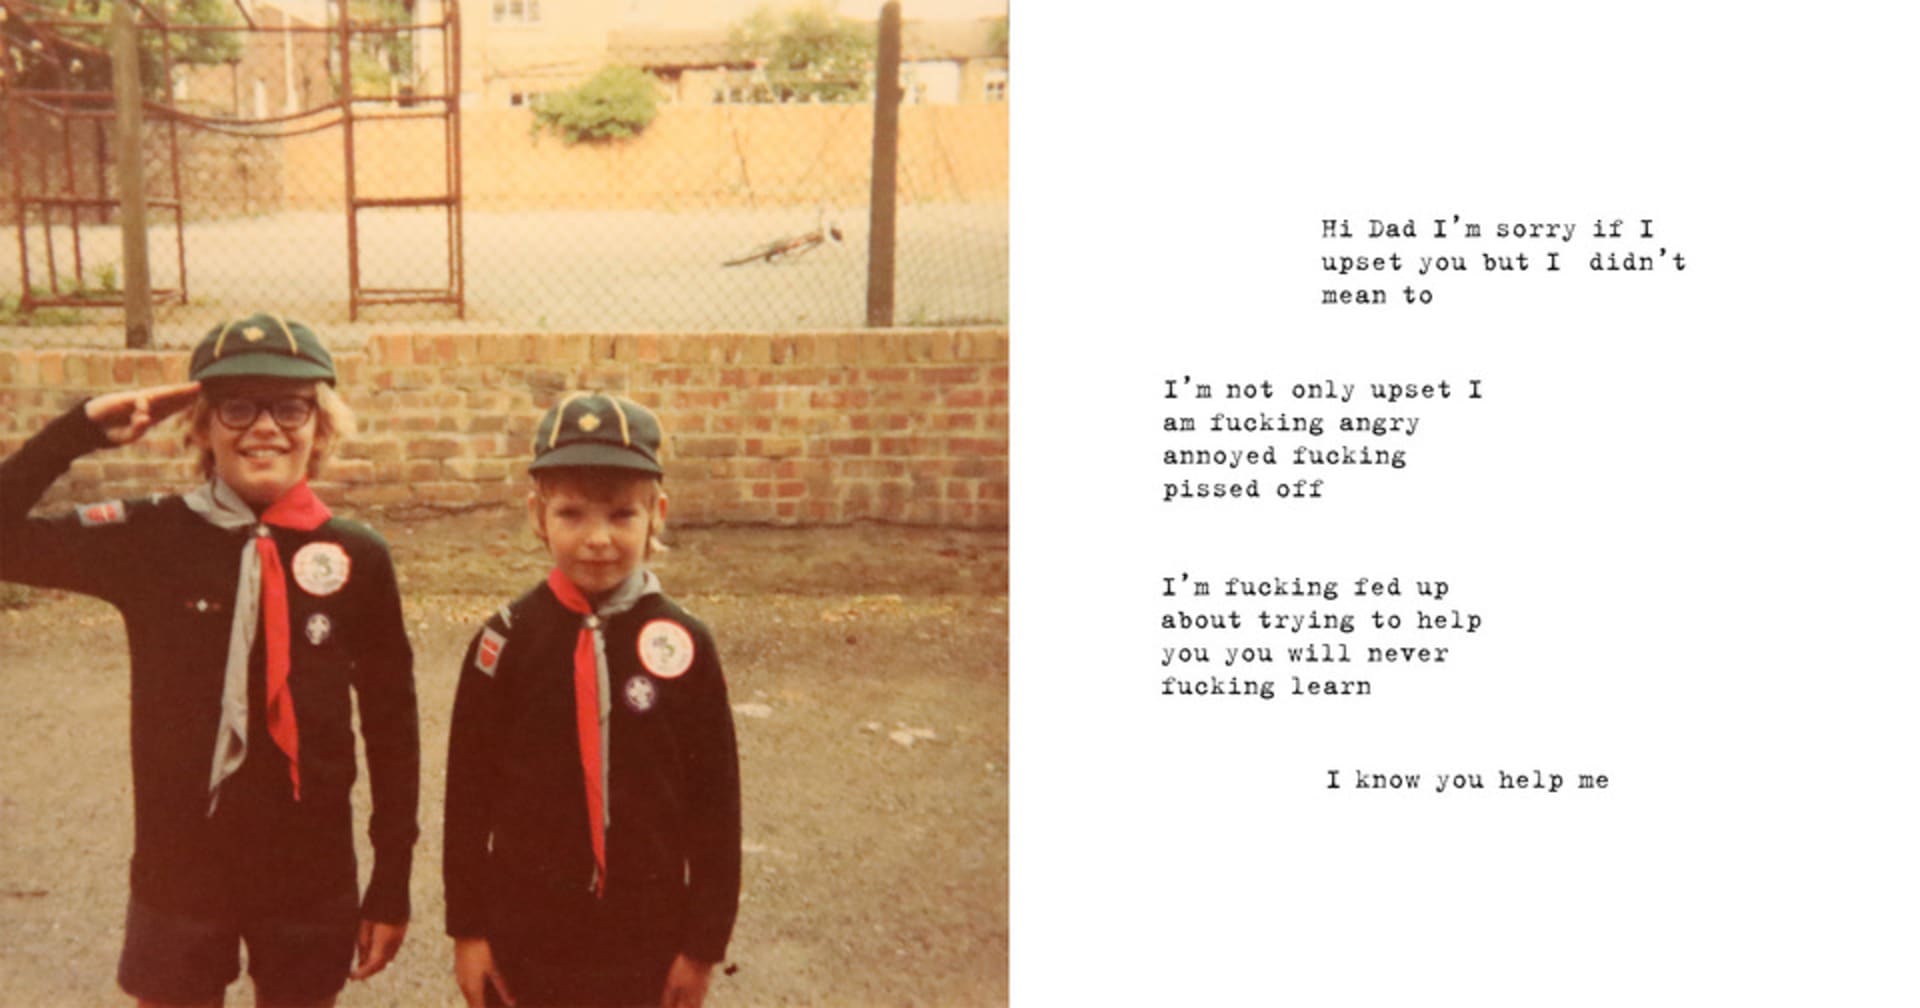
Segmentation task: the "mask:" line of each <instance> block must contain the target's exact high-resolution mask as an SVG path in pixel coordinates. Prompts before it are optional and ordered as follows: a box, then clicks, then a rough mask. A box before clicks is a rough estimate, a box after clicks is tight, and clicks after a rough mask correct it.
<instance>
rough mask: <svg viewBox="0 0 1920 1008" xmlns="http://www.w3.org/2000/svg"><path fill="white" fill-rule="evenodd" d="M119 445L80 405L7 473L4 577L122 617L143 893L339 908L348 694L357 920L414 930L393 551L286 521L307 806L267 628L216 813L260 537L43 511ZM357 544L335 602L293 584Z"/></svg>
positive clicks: (410, 759) (348, 883)
mask: <svg viewBox="0 0 1920 1008" xmlns="http://www.w3.org/2000/svg"><path fill="white" fill-rule="evenodd" d="M108 443H109V442H108V441H107V439H106V437H105V436H104V434H102V432H101V431H100V429H99V427H98V426H97V425H96V424H94V423H93V422H92V421H90V420H88V419H87V418H86V414H85V412H84V407H76V408H75V409H73V410H72V411H69V412H68V413H66V414H64V415H62V416H61V417H59V418H58V419H56V420H55V421H54V422H53V423H52V424H50V425H48V427H47V428H46V429H45V430H44V431H42V432H40V433H39V434H37V435H35V436H34V437H33V438H32V439H30V440H29V441H28V442H27V443H26V444H25V445H24V446H22V447H21V449H20V451H19V452H18V453H16V454H15V455H13V456H12V457H11V458H8V459H6V460H5V461H4V462H0V578H4V579H5V580H7V581H17V582H20V583H23V584H30V585H39V586H41V587H47V588H60V589H66V590H70V591H77V592H83V593H85V594H88V595H93V596H97V597H99V598H101V599H104V600H106V601H107V602H110V603H112V604H113V605H114V606H115V607H116V608H118V609H119V610H120V613H121V616H122V617H123V618H124V620H125V622H126V628H127V646H128V651H129V652H130V656H131V666H132V689H131V693H132V736H133V738H132V753H133V819H134V852H133V865H132V876H133V879H132V885H133V897H134V899H136V900H138V901H139V902H141V903H145V904H147V905H149V906H152V907H155V908H157V909H162V910H168V911H173V912H176V913H183V914H190V915H218V914H225V913H229V912H235V911H246V910H248V909H250V908H258V907H270V906H284V905H291V904H298V903H303V902H311V901H315V900H320V899H325V898H328V897H331V896H334V895H336V894H338V893H339V892H341V891H342V890H343V889H345V890H347V891H352V890H353V889H354V887H355V886H356V885H357V884H358V883H357V880H356V876H355V871H356V866H355V861H354V850H353V810H352V806H351V802H350V798H349V794H350V792H351V789H352V786H353V781H354V775H355V772H356V764H355V761H354V733H353V699H354V698H355V697H357V698H358V700H359V705H360V719H361V733H362V734H363V736H364V738H365V742H366V752H367V770H368V775H369V782H370V784H371V788H372V795H373V811H372V816H371V822H370V825H369V833H370V835H371V837H372V841H373V851H374V864H373V873H372V878H371V880H370V881H369V883H368V886H367V891H366V895H365V898H364V900H363V901H362V904H361V916H362V917H364V918H367V919H370V920H377V921H383V922H387V923H395V924H398V923H404V922H406V920H407V918H408V915H409V912H410V911H409V903H408V875H409V873H410V871H411V868H412V862H413V843H414V840H415V838H416V837H417V836H418V834H419V828H418V825H417V822H416V815H417V808H418V804H419V790H420V742H419V737H420V729H419V720H418V718H419V715H418V710H417V707H416V703H415V700H414V689H413V652H412V649H411V648H410V647H409V645H408V643H407V636H406V627H405V624H404V622H403V620H402V617H401V611H400V596H399V590H398V587H397V586H396V584H395V581H394V573H393V563H392V560H391V558H389V556H388V555H387V548H386V543H385V542H384V541H383V540H381V538H380V537H379V536H378V535H377V534H376V533H374V532H373V530H372V529H369V528H367V527H366V526H364V525H361V524H359V523H357V522H352V521H347V520H344V519H339V518H335V519H331V520H329V521H328V522H326V523H325V524H323V525H321V526H320V527H319V528H317V529H315V530H313V531H312V532H299V531H294V530H290V529H285V528H275V529H274V530H273V537H274V540H275V542H276V543H277V544H278V546H279V551H280V555H281V556H282V557H283V558H285V562H286V564H287V566H288V576H287V603H288V625H289V630H290V637H291V644H290V650H291V658H292V676H291V678H290V680H289V684H290V688H291V690H292V692H293V706H294V713H295V717H296V719H297V721H298V724H299V731H300V747H299V751H300V763H301V799H300V800H299V801H297V802H296V801H295V800H294V798H293V792H292V784H291V781H290V780H289V775H288V768H287V759H286V756H285V754H283V753H282V752H281V751H280V749H279V747H278V746H276V745H274V743H273V740H272V738H271V736H270V735H269V734H268V733H267V726H266V699H265V685H264V684H265V678H266V677H265V659H264V652H263V648H264V633H262V634H260V635H259V636H258V637H257V638H256V641H255V646H254V651H253V654H252V657H251V661H250V663H249V667H248V706H247V714H248V725H247V756H246V761H245V763H243V764H242V765H241V767H240V769H239V770H238V771H237V772H236V773H235V774H234V775H233V776H232V777H230V778H229V779H228V780H227V781H226V782H225V783H224V784H223V785H222V787H221V791H220V802H219V807H218V811H217V812H215V814H214V815H212V816H211V817H209V816H208V814H207V806H208V779H209V776H210V773H211V770H212V765H213V749H214V736H215V731H216V729H217V727H218V725H219V721H220V695H221V688H222V685H223V683H224V678H225V669H226V655H227V641H228V635H229V630H230V628H231V623H232V618H233V612H232V609H233V599H234V591H235V587H236V585H237V584H238V581H239V569H240V553H241V550H242V549H243V548H244V547H245V545H246V536H247V534H248V532H247V530H245V529H240V530H231V531H229V530H222V529H220V528H217V527H215V526H214V525H212V524H210V523H209V522H207V521H206V520H204V519H202V518H201V517H200V516H198V515H196V514H194V513H193V512H192V511H190V510H188V508H187V506H186V504H185V503H184V502H183V501H182V500H181V498H179V497H177V496H160V495H155V496H154V497H152V498H147V499H142V500H137V501H127V502H124V503H117V504H116V505H114V506H107V507H96V508H82V509H77V510H75V511H72V512H68V513H66V514H64V515H59V516H55V517H50V518H29V517H28V512H29V510H31V509H32V507H33V505H34V502H35V501H37V500H38V499H39V498H40V496H41V495H42V494H44V493H45V492H46V489H47V487H48V486H49V485H51V484H52V483H53V481H54V480H55V479H58V478H59V476H60V475H61V474H62V473H64V472H65V471H66V469H67V467H68V465H69V464H70V463H71V462H72V461H73V460H74V459H76V458H78V457H80V456H82V455H84V454H86V453H88V452H90V451H93V450H95V449H97V448H102V447H106V446H107V444H108ZM316 542H318V543H333V544H337V546H338V547H339V549H340V550H342V551H344V553H345V555H346V557H347V560H348V565H347V580H346V583H345V584H343V585H340V586H339V587H338V588H337V589H335V590H333V591H331V592H328V593H327V594H325V595H323V596H316V595H314V594H311V593H310V592H308V591H307V590H306V589H305V588H304V587H303V586H302V585H300V584H299V583H298V579H297V578H296V577H295V576H294V574H293V570H292V567H293V562H292V561H293V558H294V556H295V555H296V554H297V553H298V552H299V550H300V549H301V547H303V546H306V545H308V544H309V543H316Z"/></svg>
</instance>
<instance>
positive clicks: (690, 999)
mask: <svg viewBox="0 0 1920 1008" xmlns="http://www.w3.org/2000/svg"><path fill="white" fill-rule="evenodd" d="M712 978H713V964H712V963H707V962H701V961H700V960H698V959H689V958H687V957H686V956H683V955H680V956H674V957H673V966H672V967H670V968H669V969H668V970H667V986H666V989H665V990H663V991H661V992H660V1008H700V1006H701V1005H702V1004H704V1003H705V1002H706V1000H707V981H709V980H711V979H712Z"/></svg>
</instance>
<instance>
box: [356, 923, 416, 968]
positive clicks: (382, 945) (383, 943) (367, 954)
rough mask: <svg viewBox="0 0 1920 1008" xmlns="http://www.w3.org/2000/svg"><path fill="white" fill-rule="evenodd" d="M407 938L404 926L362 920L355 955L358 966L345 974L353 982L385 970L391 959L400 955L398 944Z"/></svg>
mask: <svg viewBox="0 0 1920 1008" xmlns="http://www.w3.org/2000/svg"><path fill="white" fill-rule="evenodd" d="M406 937H407V926H406V925H405V924H384V923H382V922H380V921H371V920H363V921H361V922H360V940H359V942H358V943H357V945H356V948H355V953H356V955H357V957H358V959H359V965H357V966H355V967H354V968H353V972H352V973H349V974H347V976H348V977H350V978H352V979H354V980H365V979H366V978H368V977H370V976H372V975H374V974H375V973H378V972H380V971H381V970H383V969H386V968H387V964H388V963H390V962H392V961H393V957H394V956H396V955H399V954H400V943H401V942H403V941H405V940H406Z"/></svg>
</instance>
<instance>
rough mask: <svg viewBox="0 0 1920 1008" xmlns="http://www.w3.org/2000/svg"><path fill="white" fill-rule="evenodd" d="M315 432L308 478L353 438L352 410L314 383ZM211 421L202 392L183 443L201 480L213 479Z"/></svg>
mask: <svg viewBox="0 0 1920 1008" xmlns="http://www.w3.org/2000/svg"><path fill="white" fill-rule="evenodd" d="M314 405H315V408H314V430H313V453H312V454H311V455H308V456H307V478H308V479H313V478H315V477H317V476H319V475H320V469H321V467H322V466H323V465H325V464H326V461H327V459H328V457H329V456H331V455H332V454H333V450H334V448H336V447H338V446H339V444H340V443H341V442H343V441H345V440H346V439H348V438H350V437H352V436H353V432H354V420H353V409H352V408H351V407H349V406H348V405H347V401H346V400H345V399H342V398H340V393H338V392H335V391H334V390H333V386H331V385H328V384H327V383H326V382H315V383H314ZM213 422H214V419H213V400H212V399H211V398H209V397H208V395H207V393H206V392H205V391H202V392H201V393H200V398H198V399H196V400H194V402H193V408H192V409H191V410H189V411H188V412H187V432H186V435H185V440H186V444H187V450H188V451H190V452H198V453H199V463H200V476H201V478H202V479H212V478H213V445H212V442H211V441H210V440H209V439H208V436H207V432H208V430H209V429H210V425H211V424H212V423H213Z"/></svg>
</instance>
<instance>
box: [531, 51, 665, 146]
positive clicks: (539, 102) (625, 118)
mask: <svg viewBox="0 0 1920 1008" xmlns="http://www.w3.org/2000/svg"><path fill="white" fill-rule="evenodd" d="M660 95H661V89H660V81H659V80H658V79H656V78H655V77H654V76H653V75H652V74H650V73H648V72H646V71H645V70H642V69H640V68H639V67H630V66H610V67H606V68H604V69H602V70H601V71H600V72H599V73H597V74H594V75H593V76H592V77H590V78H588V79H587V82H586V83H584V84H581V85H580V86H579V87H576V88H571V89H569V90H566V91H558V92H555V93H553V94H548V95H542V96H540V97H539V98H536V99H534V102H533V121H534V126H535V128H536V129H538V128H546V129H550V130H553V131H554V132H556V133H558V134H560V135H561V136H563V137H565V138H566V141H567V142H568V143H590V142H593V141H604V140H612V139H614V138H616V137H624V136H632V135H634V134H636V133H638V132H640V131H641V130H643V129H646V128H647V124H648V123H651V122H653V117H654V116H655V115H657V114H659V110H660Z"/></svg>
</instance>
